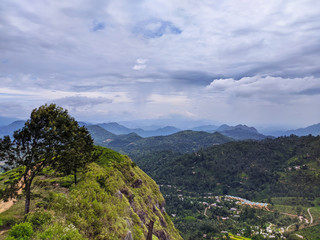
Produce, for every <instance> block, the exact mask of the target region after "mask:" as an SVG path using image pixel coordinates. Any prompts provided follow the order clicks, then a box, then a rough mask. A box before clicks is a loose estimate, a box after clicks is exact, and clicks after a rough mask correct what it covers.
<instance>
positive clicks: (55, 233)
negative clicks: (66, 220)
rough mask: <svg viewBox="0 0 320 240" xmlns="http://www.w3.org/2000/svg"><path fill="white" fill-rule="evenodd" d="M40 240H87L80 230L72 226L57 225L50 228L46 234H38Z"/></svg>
mask: <svg viewBox="0 0 320 240" xmlns="http://www.w3.org/2000/svg"><path fill="white" fill-rule="evenodd" d="M38 238H39V239H43V240H58V239H59V240H85V239H86V238H85V237H83V236H82V235H81V234H80V233H79V231H78V229H76V228H75V226H73V225H72V224H70V225H68V226H65V225H62V224H60V223H55V224H54V225H51V226H49V227H48V228H47V229H46V230H45V231H44V232H42V233H39V234H38Z"/></svg>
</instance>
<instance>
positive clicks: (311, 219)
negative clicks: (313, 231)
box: [307, 208, 313, 224]
mask: <svg viewBox="0 0 320 240" xmlns="http://www.w3.org/2000/svg"><path fill="white" fill-rule="evenodd" d="M307 211H308V213H309V215H310V224H312V223H313V217H312V215H311V213H310V208H308V209H307Z"/></svg>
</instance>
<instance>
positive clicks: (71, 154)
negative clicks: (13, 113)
mask: <svg viewBox="0 0 320 240" xmlns="http://www.w3.org/2000/svg"><path fill="white" fill-rule="evenodd" d="M13 138H14V139H13V141H11V139H10V137H9V136H5V137H4V139H1V138H0V160H1V161H4V162H5V166H3V168H4V169H5V170H8V169H14V168H16V167H20V168H21V169H22V170H23V171H22V172H21V174H18V175H17V176H15V177H14V179H11V181H10V182H7V183H10V184H7V187H6V188H5V189H4V190H3V191H2V192H1V193H2V194H1V195H2V198H5V199H8V198H12V197H14V196H16V195H17V193H18V192H19V191H18V190H19V189H21V188H23V189H24V193H25V214H27V213H28V212H29V210H30V200H31V185H32V182H33V179H34V178H35V177H36V176H37V175H38V174H39V173H40V172H41V171H42V169H43V168H45V167H47V166H51V167H56V168H57V169H58V170H59V171H63V172H65V173H69V174H70V173H73V174H74V176H75V178H74V179H75V182H76V179H77V177H76V176H77V172H78V171H79V169H81V168H83V167H84V166H85V165H86V164H87V163H88V162H90V161H91V152H92V150H93V140H92V139H91V136H90V135H89V132H88V131H87V130H86V129H85V128H84V127H79V126H78V123H77V122H76V121H75V120H74V119H73V118H71V117H70V116H69V115H68V112H67V110H64V109H62V108H60V107H57V106H56V105H55V104H50V105H49V106H48V105H44V106H41V107H39V108H38V109H34V110H33V111H32V113H31V117H30V119H29V120H28V121H27V122H26V123H25V125H24V127H23V128H22V129H21V130H17V131H15V132H14V134H13ZM16 173H20V172H16Z"/></svg>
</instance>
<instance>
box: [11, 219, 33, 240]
mask: <svg viewBox="0 0 320 240" xmlns="http://www.w3.org/2000/svg"><path fill="white" fill-rule="evenodd" d="M32 234H33V228H32V224H31V223H29V222H23V223H19V224H16V225H14V226H13V227H12V228H11V229H10V231H9V233H8V237H7V238H6V240H12V239H17V240H29V239H30V237H31V236H32Z"/></svg>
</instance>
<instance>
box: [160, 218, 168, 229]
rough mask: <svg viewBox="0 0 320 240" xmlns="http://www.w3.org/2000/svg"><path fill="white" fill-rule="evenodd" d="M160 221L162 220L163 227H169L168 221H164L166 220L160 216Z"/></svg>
mask: <svg viewBox="0 0 320 240" xmlns="http://www.w3.org/2000/svg"><path fill="white" fill-rule="evenodd" d="M159 219H160V224H161V226H162V227H165V228H166V227H167V223H166V221H164V219H163V217H161V215H159Z"/></svg>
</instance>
